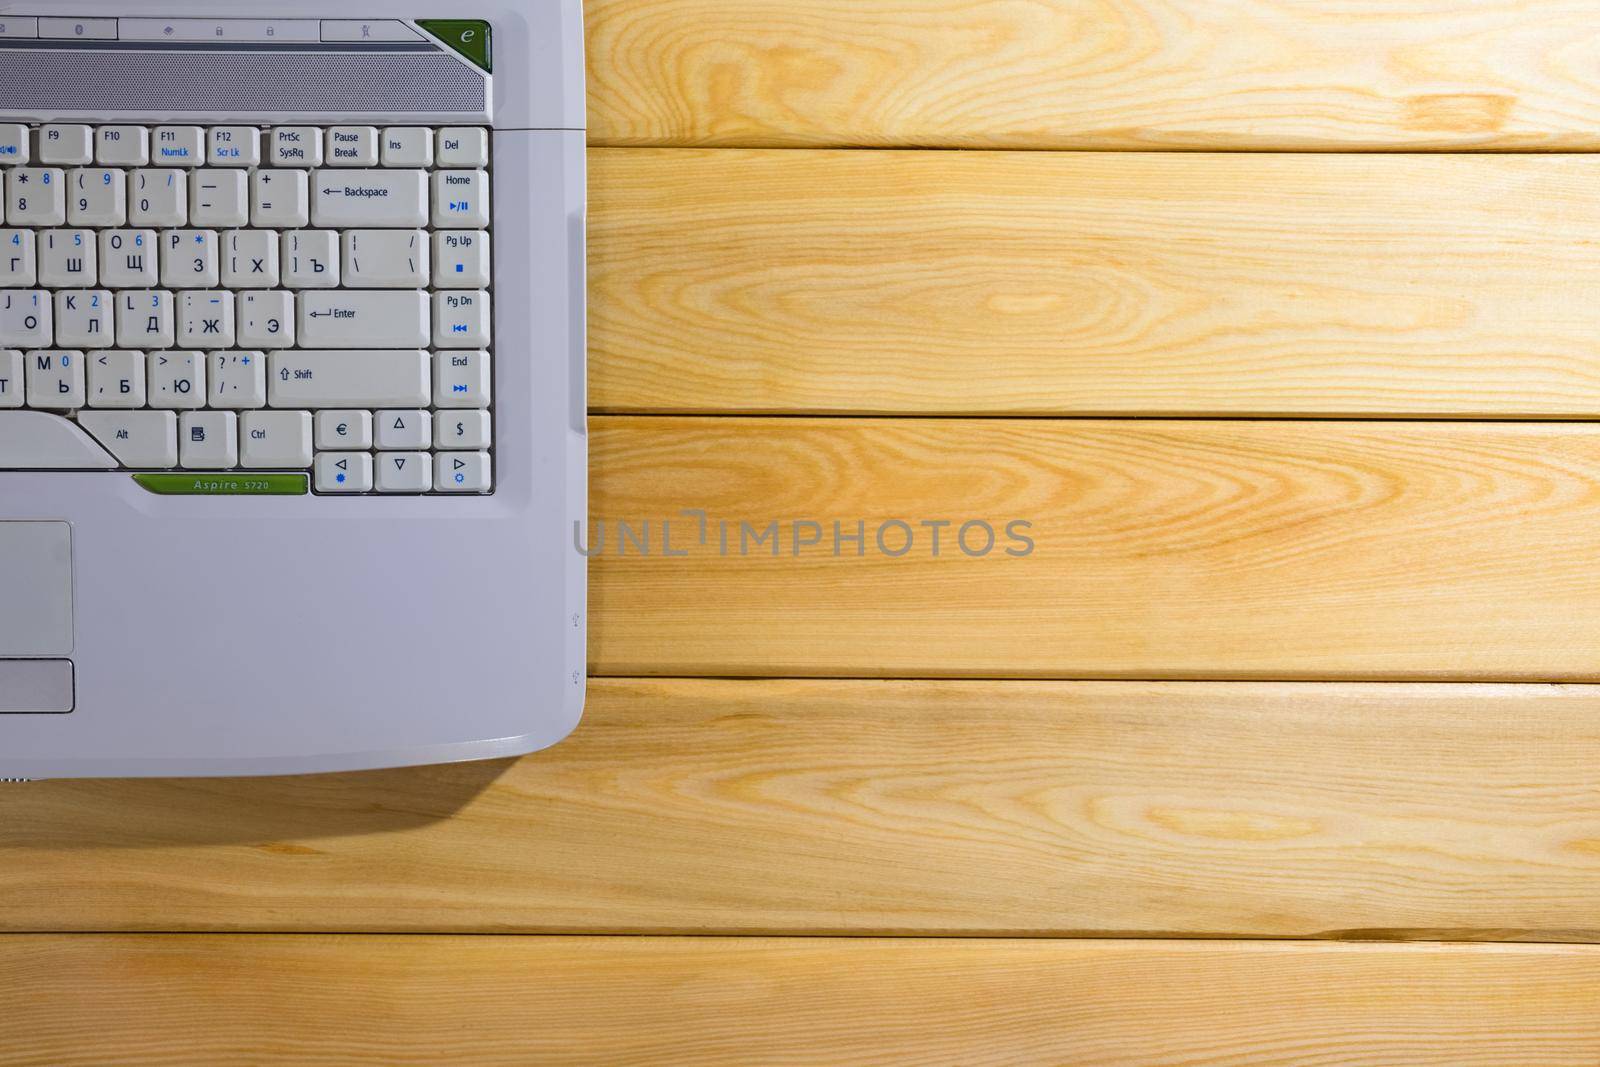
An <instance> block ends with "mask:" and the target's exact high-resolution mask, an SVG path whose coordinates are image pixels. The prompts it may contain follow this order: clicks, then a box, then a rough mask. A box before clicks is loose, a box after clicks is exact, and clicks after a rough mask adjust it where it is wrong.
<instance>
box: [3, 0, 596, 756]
mask: <svg viewBox="0 0 1600 1067" xmlns="http://www.w3.org/2000/svg"><path fill="white" fill-rule="evenodd" d="M385 8H388V9H389V10H384V9H385ZM333 13H337V14H338V15H339V17H337V18H330V17H325V16H327V15H330V14H333ZM362 15H371V16H373V17H371V18H363V17H358V16H362ZM584 202H585V200H584V85H583V38H582V30H581V11H580V4H579V0H483V2H478V0H467V2H462V3H452V4H448V5H443V6H442V9H434V10H427V9H418V8H416V7H414V6H400V5H394V4H392V3H378V4H372V5H369V6H368V7H367V8H365V9H363V8H362V7H360V6H359V5H357V6H355V7H347V6H346V5H332V4H328V3H326V2H325V0H274V2H273V3H271V4H266V3H261V2H259V0H255V2H248V3H247V2H244V0H204V2H197V0H170V2H161V3H157V2H155V0H151V2H148V3H147V2H144V0H120V2H116V3H108V2H105V0H100V2H86V3H71V4H68V3H64V2H55V0H52V2H49V3H45V2H41V0H33V2H32V3H9V2H4V0H0V777H4V778H58V777H86V776H145V775H239V774H290V773H301V772H313V771H333V770H351V769H359V768H372V767H391V766H399V765H407V764H419V763H436V762H446V761H454V760H467V759H481V758H488V757H497V756H510V755H516V754H521V753H526V752H529V751H532V750H535V749H538V748H541V747H544V746H546V745H550V744H553V743H554V742H556V741H558V740H560V739H561V738H562V737H564V736H565V735H566V734H567V733H569V732H570V731H571V730H572V729H573V727H574V726H575V725H576V724H577V722H578V718H579V716H580V714H581V712H582V707H583V694H584V682H585V676H584V635H585V629H586V612H585V567H584V562H583V559H582V557H581V556H580V555H579V554H578V553H577V552H576V551H575V550H574V549H573V547H572V545H573V526H574V523H575V522H576V521H579V520H581V518H582V516H583V515H584V514H585V510H586V494H585V475H586V464H587V451H586V446H585V425H584V407H585V400H584V364H585V349H584V259H583V249H584Z"/></svg>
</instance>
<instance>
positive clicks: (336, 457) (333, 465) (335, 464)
mask: <svg viewBox="0 0 1600 1067" xmlns="http://www.w3.org/2000/svg"><path fill="white" fill-rule="evenodd" d="M312 469H313V471H314V474H313V477H312V480H313V482H314V483H315V486H316V490H317V492H319V493H370V492H372V453H370V452H318V453H317V461H316V465H315V466H314V467H313V468H312Z"/></svg>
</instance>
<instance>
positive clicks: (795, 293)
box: [590, 0, 1600, 418]
mask: <svg viewBox="0 0 1600 1067" xmlns="http://www.w3.org/2000/svg"><path fill="white" fill-rule="evenodd" d="M786 2H787V0H786ZM1597 3H1600V0H1597ZM1451 17H1456V16H1455V15H1452V16H1451ZM1595 25H1596V26H1600V19H1597V20H1596V23H1595ZM1596 84H1597V85H1600V79H1597V81H1596ZM1596 129H1597V130H1600V125H1597V126H1596ZM591 163H592V168H593V198H592V210H591V215H590V268H591V274H590V279H591V296H592V318H591V332H590V344H591V363H590V368H591V399H592V403H593V404H594V407H595V410H597V411H601V412H633V413H696V412H702V413H710V414H716V413H730V412H731V413H752V414H759V413H783V414H795V413H801V414H804V413H855V414H862V413H866V414H872V413H891V414H894V413H898V414H918V413H936V414H1014V415H1021V414H1028V415H1031V414H1057V415H1118V416H1122V415H1223V416H1242V415H1252V416H1253V415H1268V416H1270V415H1293V416H1338V415H1351V416H1423V417H1491V418H1527V417H1545V418H1594V417H1596V416H1597V415H1600V348H1597V345H1596V340H1595V339H1596V338H1597V337H1600V301H1597V300H1595V299H1594V293H1595V292H1596V291H1600V257H1597V256H1596V255H1595V244H1594V235H1595V234H1596V233H1600V186H1597V185H1596V183H1595V180H1594V170H1595V163H1594V161H1593V160H1591V159H1589V158H1587V157H1582V156H1507V157H1439V156H1380V157H1373V156H1368V157H1362V156H1309V155H1277V156H1263V155H1214V154H1213V155H1207V154H1167V155H1160V154H1132V155H1130V154H1125V153H1124V154H1095V153H1091V154H1072V153H1067V154H1060V153H981V154H971V153H933V152H762V151H753V152H742V151H741V152H727V151H718V152H713V151H699V152H696V151H670V150H669V151H639V150H634V151H596V152H594V153H593V154H592V157H591Z"/></svg>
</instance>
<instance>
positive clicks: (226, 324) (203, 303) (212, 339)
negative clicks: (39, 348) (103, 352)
mask: <svg viewBox="0 0 1600 1067" xmlns="http://www.w3.org/2000/svg"><path fill="white" fill-rule="evenodd" d="M56 311H57V314H58V315H59V313H60V309H59V308H57V309H56ZM59 329H60V327H59V326H58V327H57V330H58V332H59ZM233 341H234V329H233V294H232V293H230V292H228V291H227V290H224V289H213V290H209V291H205V290H202V291H198V292H195V291H191V292H187V293H179V294H178V347H179V348H232V347H233Z"/></svg>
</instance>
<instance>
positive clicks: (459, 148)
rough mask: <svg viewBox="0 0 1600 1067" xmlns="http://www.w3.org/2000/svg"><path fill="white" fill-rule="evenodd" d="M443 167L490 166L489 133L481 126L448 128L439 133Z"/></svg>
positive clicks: (440, 160)
mask: <svg viewBox="0 0 1600 1067" xmlns="http://www.w3.org/2000/svg"><path fill="white" fill-rule="evenodd" d="M438 163H439V166H441V167H486V166H488V165H489V131H488V130H486V129H484V128H483V127H481V126H446V127H445V128H444V129H442V130H440V131H439V156H438Z"/></svg>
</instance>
